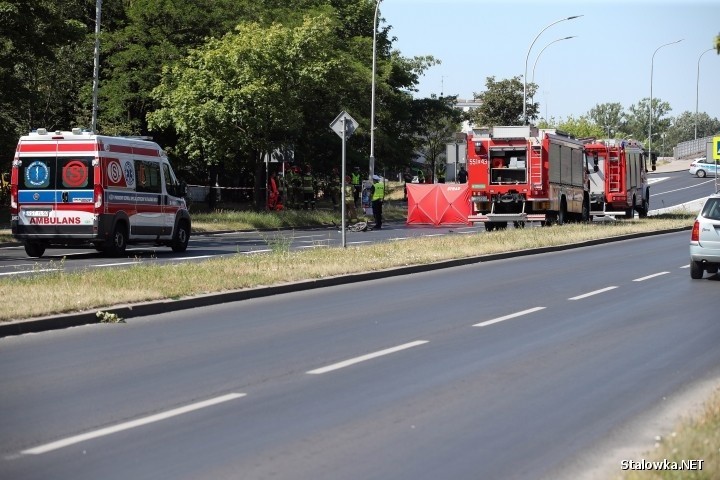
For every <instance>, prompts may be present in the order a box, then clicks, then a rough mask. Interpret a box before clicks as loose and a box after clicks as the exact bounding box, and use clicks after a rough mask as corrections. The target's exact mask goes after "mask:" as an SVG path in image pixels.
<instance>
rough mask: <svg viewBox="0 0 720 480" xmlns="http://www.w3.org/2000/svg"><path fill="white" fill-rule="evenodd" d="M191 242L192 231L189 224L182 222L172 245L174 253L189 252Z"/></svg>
mask: <svg viewBox="0 0 720 480" xmlns="http://www.w3.org/2000/svg"><path fill="white" fill-rule="evenodd" d="M189 241H190V229H189V228H188V224H187V222H180V223H179V224H178V228H177V232H175V236H174V237H173V241H172V245H171V247H172V250H173V252H184V251H185V250H187V246H188V242H189Z"/></svg>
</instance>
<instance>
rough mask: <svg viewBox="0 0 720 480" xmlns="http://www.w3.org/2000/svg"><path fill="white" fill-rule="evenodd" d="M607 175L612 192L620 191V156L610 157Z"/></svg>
mask: <svg viewBox="0 0 720 480" xmlns="http://www.w3.org/2000/svg"><path fill="white" fill-rule="evenodd" d="M607 176H608V181H609V182H608V183H609V187H610V191H611V192H615V193H617V192H619V191H620V162H619V160H618V157H610V158H609V159H608V162H607Z"/></svg>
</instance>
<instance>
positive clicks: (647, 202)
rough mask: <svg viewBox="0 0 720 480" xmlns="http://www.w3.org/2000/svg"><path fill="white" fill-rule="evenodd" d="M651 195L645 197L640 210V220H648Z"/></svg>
mask: <svg viewBox="0 0 720 480" xmlns="http://www.w3.org/2000/svg"><path fill="white" fill-rule="evenodd" d="M649 195H650V194H649V193H648V194H647V195H645V198H644V199H643V201H642V207H640V208H639V209H638V215H639V216H640V218H646V217H647V216H648V212H649V211H650V199H649Z"/></svg>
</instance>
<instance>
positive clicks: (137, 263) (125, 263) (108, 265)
mask: <svg viewBox="0 0 720 480" xmlns="http://www.w3.org/2000/svg"><path fill="white" fill-rule="evenodd" d="M140 263H141V262H137V261H133V262H118V263H101V264H99V265H90V266H91V267H114V266H116V265H140Z"/></svg>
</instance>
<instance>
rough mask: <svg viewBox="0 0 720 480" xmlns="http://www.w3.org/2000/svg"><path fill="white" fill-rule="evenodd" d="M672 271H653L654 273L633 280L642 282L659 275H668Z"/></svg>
mask: <svg viewBox="0 0 720 480" xmlns="http://www.w3.org/2000/svg"><path fill="white" fill-rule="evenodd" d="M668 273H670V272H660V273H653V274H652V275H648V276H647V277H640V278H636V279H635V280H633V282H642V281H644V280H649V279H651V278H655V277H659V276H661V275H667V274H668Z"/></svg>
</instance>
